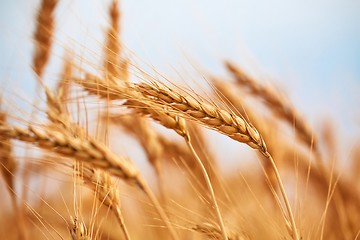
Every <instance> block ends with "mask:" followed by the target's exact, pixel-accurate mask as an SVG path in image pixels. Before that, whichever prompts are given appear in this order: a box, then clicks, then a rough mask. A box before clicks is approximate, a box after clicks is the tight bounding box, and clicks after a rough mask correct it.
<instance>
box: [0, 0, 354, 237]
mask: <svg viewBox="0 0 360 240" xmlns="http://www.w3.org/2000/svg"><path fill="white" fill-rule="evenodd" d="M60 3H61V1H60V0H41V1H39V5H38V6H37V11H36V16H35V17H34V19H33V22H34V31H33V32H32V36H31V39H28V43H27V44H31V46H32V48H33V51H32V53H31V55H30V56H27V59H28V63H27V64H28V65H29V66H31V74H32V76H33V80H34V81H33V82H32V83H25V81H23V82H22V83H20V84H18V85H16V86H15V85H14V84H11V83H10V80H6V81H2V85H3V88H2V92H0V96H1V98H0V172H1V174H0V176H1V181H0V191H1V196H2V200H1V206H0V209H1V210H0V216H1V217H0V223H1V224H0V239H72V240H75V239H126V240H130V239H194V240H197V239H223V240H224V239H229V240H230V239H231V240H250V239H294V240H300V239H359V238H360V237H359V235H360V192H359V190H360V189H359V183H360V182H359V171H360V164H359V161H360V151H358V149H357V147H358V146H357V145H356V143H352V145H351V146H349V148H348V149H351V150H349V152H346V155H345V156H342V155H341V154H339V153H338V152H337V149H338V148H339V146H340V145H342V144H345V143H348V142H349V141H347V140H346V139H342V138H340V137H338V136H341V135H338V128H337V126H336V124H334V123H333V122H331V121H330V120H329V121H324V123H323V124H322V125H323V126H322V128H318V127H316V126H314V125H313V124H312V123H311V121H309V120H308V119H307V118H306V117H305V115H304V114H303V113H302V111H301V109H297V108H296V107H295V104H294V103H293V102H292V101H291V96H290V97H288V96H286V94H285V93H284V92H283V91H281V90H279V89H278V88H276V87H273V85H271V84H265V83H264V81H262V79H259V78H258V77H256V76H253V75H252V74H250V73H248V72H247V71H246V70H245V68H243V67H242V66H241V64H239V63H237V62H236V61H233V60H222V59H218V60H217V62H218V64H219V65H220V66H221V68H222V69H223V72H224V74H222V75H221V74H217V73H213V72H212V71H211V69H206V70H204V69H202V67H201V66H195V67H194V68H195V70H196V72H197V76H198V77H197V78H196V77H192V78H189V79H186V78H187V76H188V75H190V74H188V73H187V72H185V71H184V72H182V66H178V68H177V66H174V68H175V69H176V70H175V71H176V73H177V77H168V76H167V75H165V74H163V73H162V71H161V69H157V68H156V67H154V66H153V65H152V64H151V63H149V62H147V61H145V60H144V59H141V58H140V57H138V55H137V54H136V52H133V51H132V50H131V49H129V48H128V47H127V46H128V43H126V42H125V41H124V40H123V39H124V36H123V33H122V29H123V27H126V26H123V12H122V8H121V5H122V2H119V1H118V0H112V1H110V3H109V4H104V8H103V9H99V11H104V15H106V17H107V20H106V21H105V23H104V25H105V26H106V27H105V28H104V29H102V34H103V36H102V37H103V38H101V39H96V37H95V36H94V37H93V38H91V39H92V40H93V41H96V42H97V44H98V45H99V46H101V47H100V48H98V49H92V48H91V47H88V46H87V45H86V41H83V42H81V41H74V40H70V41H67V40H64V39H63V37H60V34H61V32H60V33H59V29H58V27H57V26H58V25H61V22H59V18H57V17H56V16H57V15H56V14H57V13H58V11H60V10H61V11H63V9H60V10H59V4H60ZM99 21H100V20H99ZM73 24H79V25H81V24H83V23H82V22H81V21H79V22H75V23H73ZM76 34H78V33H76ZM159 34H160V33H159ZM69 38H70V39H71V36H69ZM68 42H70V44H67V43H68ZM14 47H15V46H14ZM54 49H55V50H54ZM59 49H61V53H59ZM54 59H55V60H54ZM200 64H201V63H200ZM49 69H50V70H49ZM54 69H56V70H54ZM22 84H23V85H22ZM29 84H30V85H29ZM29 86H33V87H34V92H35V94H34V97H27V96H26V94H24V93H23V92H24V91H23V90H26V88H28V87H29ZM25 92H26V91H25ZM354 111H355V110H354ZM214 139H215V140H214ZM224 143H225V144H224ZM232 149H235V150H232ZM232 153H236V154H232ZM349 156H351V157H349ZM342 158H346V160H347V164H348V165H349V166H350V167H348V168H347V169H346V171H344V170H343V169H344V168H342V167H341V164H342V161H343V160H345V159H342ZM222 165H228V168H230V169H231V171H226V170H224V169H223V168H222V167H221V166H222Z"/></svg>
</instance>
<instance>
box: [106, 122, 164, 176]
mask: <svg viewBox="0 0 360 240" xmlns="http://www.w3.org/2000/svg"><path fill="white" fill-rule="evenodd" d="M110 120H111V121H112V122H113V123H114V124H116V125H118V126H121V127H122V128H123V129H124V130H125V132H126V133H129V134H130V135H132V136H134V137H135V138H136V139H137V140H138V141H139V143H140V145H141V147H142V148H143V149H144V151H145V154H146V156H147V159H148V160H149V162H150V164H151V165H152V166H153V167H154V169H155V171H156V172H157V173H158V174H159V173H160V168H161V162H160V161H161V158H162V155H163V151H164V149H163V147H162V145H161V144H160V142H159V134H158V133H157V132H156V131H155V129H154V128H153V127H152V126H151V125H150V123H149V122H148V121H146V119H145V118H143V117H141V116H138V115H131V116H121V115H120V116H119V115H118V116H111V118H110Z"/></svg>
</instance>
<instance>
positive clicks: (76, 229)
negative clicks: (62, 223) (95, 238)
mask: <svg viewBox="0 0 360 240" xmlns="http://www.w3.org/2000/svg"><path fill="white" fill-rule="evenodd" d="M71 222H72V227H69V228H68V230H69V232H70V235H71V239H72V240H90V239H91V238H90V236H89V233H88V231H87V228H86V226H85V223H83V222H81V221H78V219H77V217H75V218H74V219H73V218H72V217H71Z"/></svg>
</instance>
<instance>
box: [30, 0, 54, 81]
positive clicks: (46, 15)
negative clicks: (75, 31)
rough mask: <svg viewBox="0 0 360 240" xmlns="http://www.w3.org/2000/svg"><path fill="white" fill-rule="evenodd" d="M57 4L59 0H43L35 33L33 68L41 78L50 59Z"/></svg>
mask: <svg viewBox="0 0 360 240" xmlns="http://www.w3.org/2000/svg"><path fill="white" fill-rule="evenodd" d="M57 2H58V1H57V0H42V2H41V6H40V9H39V11H38V15H37V19H36V20H37V23H36V24H37V25H36V30H35V33H34V40H35V44H36V45H35V47H36V48H35V53H34V56H33V67H34V71H35V73H36V75H37V76H39V77H41V76H42V75H43V72H44V69H45V66H46V64H47V62H48V61H49V57H50V50H51V46H52V38H53V34H54V10H55V7H56V5H57Z"/></svg>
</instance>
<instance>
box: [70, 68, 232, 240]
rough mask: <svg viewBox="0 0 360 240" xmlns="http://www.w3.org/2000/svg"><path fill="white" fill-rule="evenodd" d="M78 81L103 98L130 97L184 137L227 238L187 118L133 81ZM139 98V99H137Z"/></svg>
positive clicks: (137, 107) (130, 102) (130, 104)
mask: <svg viewBox="0 0 360 240" xmlns="http://www.w3.org/2000/svg"><path fill="white" fill-rule="evenodd" d="M77 82H78V83H79V84H81V85H82V86H83V87H84V88H85V90H87V91H88V92H90V93H93V94H96V95H99V96H100V97H102V98H105V97H106V98H107V99H108V98H110V99H113V100H115V99H123V98H130V100H128V101H127V102H126V104H125V105H126V106H128V107H130V108H132V109H133V110H134V111H136V112H137V113H139V114H142V115H148V116H150V117H151V118H152V119H154V120H156V121H158V122H159V123H160V124H161V125H163V126H164V127H166V128H169V129H172V130H174V131H175V132H176V133H177V134H179V135H180V136H182V137H183V138H184V140H185V141H186V143H187V145H188V147H189V148H190V150H191V152H192V153H193V155H194V156H195V160H196V161H197V163H198V165H199V166H200V169H201V171H202V173H203V176H204V179H205V182H206V184H207V187H208V189H209V192H210V196H211V200H212V203H213V205H214V209H215V212H216V216H217V219H218V221H219V224H220V227H221V230H222V233H223V237H224V239H227V237H226V230H225V225H224V222H223V219H222V217H221V213H220V209H219V206H218V204H217V201H216V197H215V193H214V190H213V187H212V184H211V181H210V178H209V175H208V173H207V171H206V168H205V167H204V165H203V163H202V161H201V159H200V158H199V157H198V155H197V153H196V151H195V150H194V148H193V146H192V143H191V141H190V135H189V133H188V131H187V129H186V123H185V120H184V119H183V118H182V117H179V116H178V115H177V114H175V113H173V112H171V111H167V110H166V109H165V108H164V107H163V106H162V105H155V106H154V104H153V103H152V102H150V101H146V99H144V97H145V98H146V95H144V94H143V92H141V91H138V89H136V86H138V85H135V84H132V83H125V84H124V83H123V85H119V84H116V83H109V82H103V81H102V80H101V79H99V78H97V77H95V76H91V75H87V78H86V81H83V80H80V81H79V80H77ZM124 86H125V87H124ZM137 98H138V99H139V100H137ZM135 99H136V100H135Z"/></svg>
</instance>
